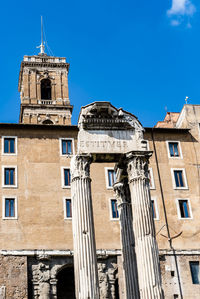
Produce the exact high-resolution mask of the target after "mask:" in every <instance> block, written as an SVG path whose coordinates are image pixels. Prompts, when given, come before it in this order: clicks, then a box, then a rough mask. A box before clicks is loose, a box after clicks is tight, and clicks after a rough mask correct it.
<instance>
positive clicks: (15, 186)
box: [2, 165, 18, 188]
mask: <svg viewBox="0 0 200 299" xmlns="http://www.w3.org/2000/svg"><path fill="white" fill-rule="evenodd" d="M6 168H14V169H15V184H14V185H5V175H4V174H5V169H6ZM17 187H18V175H17V166H16V165H2V188H17Z"/></svg>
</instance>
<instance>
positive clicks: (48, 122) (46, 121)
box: [43, 119, 53, 125]
mask: <svg viewBox="0 0 200 299" xmlns="http://www.w3.org/2000/svg"><path fill="white" fill-rule="evenodd" d="M43 125H53V122H52V121H51V120H50V119H46V120H44V121H43Z"/></svg>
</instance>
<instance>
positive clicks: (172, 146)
mask: <svg viewBox="0 0 200 299" xmlns="http://www.w3.org/2000/svg"><path fill="white" fill-rule="evenodd" d="M169 153H170V157H180V151H179V143H178V142H169Z"/></svg>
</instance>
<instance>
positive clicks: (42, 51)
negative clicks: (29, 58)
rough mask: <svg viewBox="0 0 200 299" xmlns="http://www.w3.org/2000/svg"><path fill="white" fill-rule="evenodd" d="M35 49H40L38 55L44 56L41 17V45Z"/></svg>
mask: <svg viewBox="0 0 200 299" xmlns="http://www.w3.org/2000/svg"><path fill="white" fill-rule="evenodd" d="M37 48H40V53H39V54H40V55H44V54H45V53H44V41H43V20H42V16H41V45H40V46H38V47H37Z"/></svg>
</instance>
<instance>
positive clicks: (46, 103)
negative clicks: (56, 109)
mask: <svg viewBox="0 0 200 299" xmlns="http://www.w3.org/2000/svg"><path fill="white" fill-rule="evenodd" d="M38 104H42V105H52V104H55V101H52V100H38Z"/></svg>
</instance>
